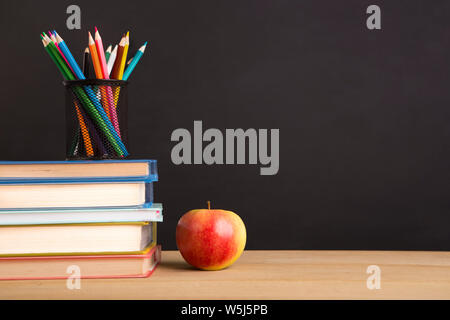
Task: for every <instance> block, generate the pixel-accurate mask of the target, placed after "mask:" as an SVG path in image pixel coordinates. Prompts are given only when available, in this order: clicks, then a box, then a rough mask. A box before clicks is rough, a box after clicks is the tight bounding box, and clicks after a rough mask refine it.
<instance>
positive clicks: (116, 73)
mask: <svg viewBox="0 0 450 320" xmlns="http://www.w3.org/2000/svg"><path fill="white" fill-rule="evenodd" d="M125 43H126V38H125V37H124V38H122V39H121V40H120V42H119V46H118V49H117V56H116V60H115V62H114V66H113V68H112V70H111V75H110V78H111V79H118V80H120V79H119V69H120V64H121V63H122V57H123V51H124V48H125Z"/></svg>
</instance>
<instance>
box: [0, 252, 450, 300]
mask: <svg viewBox="0 0 450 320" xmlns="http://www.w3.org/2000/svg"><path fill="white" fill-rule="evenodd" d="M162 260H163V261H162V263H161V265H160V266H159V267H158V268H157V269H156V271H155V272H154V274H153V275H152V276H151V277H150V278H146V279H115V280H107V279H106V280H105V279H103V280H97V279H91V280H82V281H81V288H80V289H79V290H69V289H67V288H66V281H65V280H43V281H36V280H33V281H0V299H450V252H417V251H415V252H413V251H409V252H407V251H246V252H244V254H243V255H242V257H241V258H240V259H239V260H238V261H237V262H236V263H235V264H234V265H233V266H232V267H230V268H228V269H226V270H222V271H198V270H195V269H192V268H190V267H189V266H188V265H187V264H186V263H185V262H184V261H183V259H182V257H181V255H180V254H179V253H178V252H177V251H163V254H162ZM369 265H377V266H378V267H379V268H380V270H381V277H380V279H381V282H380V284H381V288H380V289H374V290H369V289H368V288H367V284H366V282H367V278H368V277H369V276H370V275H369V274H367V273H366V271H367V267H368V266H369Z"/></svg>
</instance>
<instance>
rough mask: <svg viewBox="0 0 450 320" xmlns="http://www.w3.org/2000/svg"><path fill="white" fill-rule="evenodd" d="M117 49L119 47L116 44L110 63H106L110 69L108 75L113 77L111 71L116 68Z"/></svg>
mask: <svg viewBox="0 0 450 320" xmlns="http://www.w3.org/2000/svg"><path fill="white" fill-rule="evenodd" d="M117 48H118V45H117V44H116V46H115V47H114V49H113V51H112V52H111V55H110V56H109V59H108V62H107V63H106V66H107V68H108V75H109V76H110V77H111V70H112V68H113V66H114V62H115V61H116V56H117Z"/></svg>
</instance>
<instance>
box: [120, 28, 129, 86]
mask: <svg viewBox="0 0 450 320" xmlns="http://www.w3.org/2000/svg"><path fill="white" fill-rule="evenodd" d="M125 39H126V40H125V47H124V48H123V55H122V61H121V63H120V69H119V75H118V78H117V79H120V80H122V78H123V72H124V71H125V64H126V63H127V55H128V47H129V46H130V31H128V32H127V36H126V37H125Z"/></svg>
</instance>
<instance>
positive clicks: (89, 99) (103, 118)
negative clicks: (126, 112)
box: [47, 33, 128, 156]
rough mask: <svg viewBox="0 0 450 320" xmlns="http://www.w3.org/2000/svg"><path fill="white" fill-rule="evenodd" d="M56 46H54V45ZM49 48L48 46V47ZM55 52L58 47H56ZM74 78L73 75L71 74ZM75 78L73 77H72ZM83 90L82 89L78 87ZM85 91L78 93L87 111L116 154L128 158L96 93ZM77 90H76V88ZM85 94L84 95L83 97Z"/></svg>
mask: <svg viewBox="0 0 450 320" xmlns="http://www.w3.org/2000/svg"><path fill="white" fill-rule="evenodd" d="M56 39H57V41H58V44H59V46H60V48H61V51H62V52H63V54H64V55H65V56H66V58H67V60H68V61H69V64H72V68H73V69H74V71H75V75H76V76H77V77H78V79H81V80H85V79H86V78H85V77H84V75H83V72H82V71H81V69H80V67H79V66H78V64H77V62H76V61H75V59H74V58H73V56H72V54H71V53H70V50H69V48H68V47H67V45H66V44H65V42H64V40H63V39H62V38H61V37H60V36H59V34H58V33H56ZM49 45H50V48H52V43H50V44H49ZM53 46H54V45H53ZM47 47H48V46H47ZM54 48H55V50H57V49H56V46H54ZM61 63H62V61H61ZM70 76H72V74H70ZM72 77H73V76H72ZM67 80H75V79H71V78H67ZM78 88H79V89H80V90H81V87H78ZM83 88H84V90H85V91H86V92H84V91H83V90H81V91H78V93H79V94H80V95H81V97H82V99H81V100H82V101H83V102H84V104H85V105H86V106H87V110H88V111H90V112H92V114H94V115H95V116H98V118H97V117H94V118H95V120H96V121H97V123H98V125H99V126H100V127H101V128H102V130H104V132H105V135H106V137H107V138H108V140H109V141H110V142H111V145H112V146H113V147H114V149H115V150H116V152H117V153H118V154H119V155H120V156H127V155H128V151H127V150H126V148H125V145H124V144H123V142H122V140H121V139H120V137H119V135H118V134H117V132H116V130H115V129H114V127H113V125H112V123H111V121H110V120H109V118H108V116H107V115H106V113H105V110H104V109H103V106H102V105H101V103H100V101H99V100H98V99H97V97H96V96H95V93H94V91H93V90H92V88H91V87H90V86H83ZM75 89H76V88H75ZM83 94H84V95H83ZM91 106H92V107H94V109H95V111H94V110H92V109H91V108H90V107H91Z"/></svg>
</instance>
